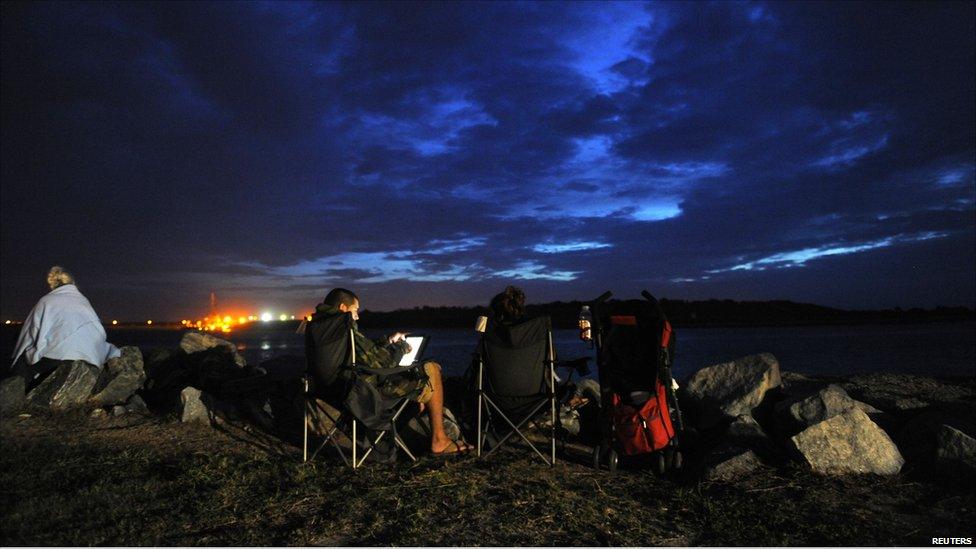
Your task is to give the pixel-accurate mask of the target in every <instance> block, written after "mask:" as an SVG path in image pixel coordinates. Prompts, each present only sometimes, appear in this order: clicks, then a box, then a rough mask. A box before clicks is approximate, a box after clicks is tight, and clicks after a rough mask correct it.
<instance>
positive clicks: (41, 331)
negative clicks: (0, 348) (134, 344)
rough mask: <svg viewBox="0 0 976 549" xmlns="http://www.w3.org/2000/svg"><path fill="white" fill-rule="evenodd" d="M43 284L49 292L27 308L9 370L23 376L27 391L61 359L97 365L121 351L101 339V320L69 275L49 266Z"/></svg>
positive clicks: (103, 332)
mask: <svg viewBox="0 0 976 549" xmlns="http://www.w3.org/2000/svg"><path fill="white" fill-rule="evenodd" d="M47 284H48V286H50V288H51V291H50V292H48V293H47V295H45V296H44V297H42V298H41V299H40V300H39V301H38V302H37V304H36V305H34V308H33V309H31V312H30V314H29V315H27V320H25V321H24V324H23V326H21V327H20V335H19V336H18V337H17V344H16V345H15V346H14V354H13V364H12V366H11V368H12V370H13V372H12V373H13V374H15V375H19V376H21V377H22V378H24V384H25V386H26V389H27V391H28V392H29V391H30V390H31V389H33V388H34V387H36V386H37V385H39V384H40V383H41V382H42V381H43V380H44V378H45V377H47V376H48V375H49V374H50V373H51V372H53V371H54V370H56V369H57V368H58V366H60V365H61V363H62V362H65V361H73V360H84V361H85V362H88V363H89V364H92V365H95V366H99V367H101V366H102V365H103V364H104V363H105V362H106V361H107V360H108V359H110V358H115V357H117V356H121V354H122V353H121V352H120V351H119V349H118V348H117V347H115V345H112V344H111V343H109V342H108V341H106V340H105V338H106V336H105V328H103V327H102V322H101V320H99V319H98V315H97V314H95V310H94V309H92V306H91V303H89V302H88V299H86V298H85V296H83V295H81V292H79V291H78V287H77V286H76V285H75V280H74V277H72V276H71V274H69V273H68V272H67V271H65V270H64V269H62V268H61V267H57V266H55V267H51V270H50V271H48V273H47Z"/></svg>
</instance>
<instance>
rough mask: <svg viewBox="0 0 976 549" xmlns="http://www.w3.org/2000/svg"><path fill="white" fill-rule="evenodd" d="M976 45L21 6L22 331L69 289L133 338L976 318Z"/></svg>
mask: <svg viewBox="0 0 976 549" xmlns="http://www.w3.org/2000/svg"><path fill="white" fill-rule="evenodd" d="M973 15H974V14H973V10H972V9H971V6H968V5H965V4H955V3H938V4H924V5H922V4H886V5H877V4H855V3H834V4H806V3H802V4H801V3H785V4H784V3H770V4H763V3H716V4H707V5H705V4H685V3H655V4H646V5H645V4H637V3H620V4H612V3H599V4H597V3H535V4H527V5H512V4H503V3H458V4H423V5H420V4H410V3H354V4H336V3H327V4H301V3H262V4H258V3H193V4H171V3H135V4H114V3H113V4H110V3H72V4H63V3H30V4H26V3H24V4H20V3H17V4H15V3H5V4H4V5H3V17H2V31H3V32H2V48H3V49H2V59H3V64H2V96H3V106H2V113H3V120H2V122H3V123H2V128H0V134H2V140H3V143H2V154H3V162H2V163H0V164H2V166H0V174H2V180H3V184H2V188H0V198H2V205H0V208H2V229H3V232H2V245H0V251H2V256H3V261H2V267H0V273H2V279H3V287H2V297H3V300H2V306H3V315H4V316H5V317H18V316H22V315H23V314H24V313H26V310H27V309H28V308H29V307H30V305H31V304H32V303H33V301H34V300H35V299H36V298H37V296H38V295H39V294H40V293H41V292H42V291H43V285H42V284H41V282H42V281H41V280H40V279H41V277H42V275H43V273H44V271H45V270H46V268H47V267H49V266H50V265H52V264H55V263H59V264H65V265H67V266H69V267H71V268H73V269H74V270H75V271H76V272H77V273H78V274H79V278H80V279H81V280H83V281H85V286H84V287H85V290H86V292H87V293H90V294H91V297H92V299H93V302H95V304H96V306H97V307H98V309H99V310H100V311H104V314H105V315H109V316H120V317H131V318H141V317H143V316H145V315H147V314H149V312H158V313H157V314H159V315H163V316H166V315H169V316H172V317H174V318H175V317H178V316H179V317H190V316H193V315H195V314H197V312H199V311H200V310H203V309H204V308H205V304H206V300H207V297H208V296H209V293H210V292H211V291H217V292H218V294H219V295H221V303H223V304H227V305H228V306H235V307H238V308H240V309H242V310H243V309H248V310H255V309H256V308H259V307H277V308H278V309H282V308H290V309H293V310H295V311H296V312H301V311H304V310H306V309H307V308H308V307H310V306H311V305H312V304H314V302H315V301H316V300H318V299H320V298H321V295H320V294H322V293H323V292H324V291H325V290H326V289H327V288H328V287H329V286H331V285H347V286H353V287H357V288H359V287H361V288H362V290H361V293H363V294H364V297H367V296H368V301H367V306H371V307H373V308H374V309H385V308H391V307H397V306H412V305H416V304H423V303H431V304H466V303H467V304H470V303H482V302H485V301H486V300H487V298H488V297H490V295H491V294H493V293H494V292H495V291H497V289H498V288H499V287H502V286H503V285H504V284H506V283H510V282H515V283H517V284H520V285H523V286H524V287H525V288H526V290H527V291H528V292H529V295H530V298H531V299H532V300H548V299H573V298H584V297H587V296H592V295H596V294H599V293H600V292H601V291H602V290H603V289H606V288H613V289H615V290H616V291H618V293H623V294H626V293H628V292H629V293H632V294H636V293H637V292H638V291H639V290H640V289H641V288H643V287H645V286H648V287H649V289H651V290H653V291H654V292H655V293H657V294H661V295H666V296H673V297H732V298H750V299H766V298H787V299H800V300H808V301H816V302H819V303H824V304H830V305H838V306H849V307H862V306H889V305H895V304H898V305H902V306H911V305H916V304H919V305H932V304H968V305H972V304H973V301H974V296H976V288H974V283H973V282H972V281H973V279H974V278H976V277H974V274H976V273H974V271H976V268H974V262H973V256H972V249H973V240H974V234H976V228H974V224H976V223H974V199H976V196H974V195H976V192H974V185H976V183H974V171H976V166H974V164H976V162H974V160H973V157H974V152H976V137H974V136H976V120H974V118H976V115H974V110H973V101H972V98H973V96H974V89H973V82H974V78H973V66H974V39H973V35H974V28H973V25H974V23H973V21H974V16H973ZM935 264H938V265H939V268H938V269H934V268H933V269H929V267H930V266H932V265H935ZM736 267H738V268H736ZM825 281H830V282H829V283H825Z"/></svg>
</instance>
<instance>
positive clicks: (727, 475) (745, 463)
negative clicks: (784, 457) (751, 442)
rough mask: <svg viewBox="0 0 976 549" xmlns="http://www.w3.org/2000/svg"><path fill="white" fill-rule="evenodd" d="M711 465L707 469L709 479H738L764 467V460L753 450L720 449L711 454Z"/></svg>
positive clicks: (706, 476) (706, 474) (706, 475)
mask: <svg viewBox="0 0 976 549" xmlns="http://www.w3.org/2000/svg"><path fill="white" fill-rule="evenodd" d="M709 462H710V463H711V465H709V466H708V468H707V469H706V470H705V478H706V479H708V480H736V479H739V478H742V477H743V476H745V475H748V474H749V473H752V472H753V471H756V470H757V469H759V468H760V467H762V461H760V459H759V456H758V455H756V453H755V452H753V451H752V450H744V449H739V450H737V451H719V452H715V453H713V454H712V455H710V456H709Z"/></svg>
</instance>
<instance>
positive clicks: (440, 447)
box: [430, 439, 472, 456]
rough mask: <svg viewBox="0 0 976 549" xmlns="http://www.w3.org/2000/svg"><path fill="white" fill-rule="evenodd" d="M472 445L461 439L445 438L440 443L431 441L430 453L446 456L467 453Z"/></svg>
mask: <svg viewBox="0 0 976 549" xmlns="http://www.w3.org/2000/svg"><path fill="white" fill-rule="evenodd" d="M471 450H472V447H471V446H470V445H469V444H468V443H467V442H464V441H463V440H450V439H448V440H446V441H443V442H441V443H438V442H431V443H430V453H431V454H432V455H435V456H446V455H453V454H467V453H468V452H470V451H471Z"/></svg>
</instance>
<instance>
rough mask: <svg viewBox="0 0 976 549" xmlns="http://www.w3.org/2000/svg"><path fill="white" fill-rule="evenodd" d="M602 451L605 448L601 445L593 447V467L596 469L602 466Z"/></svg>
mask: <svg viewBox="0 0 976 549" xmlns="http://www.w3.org/2000/svg"><path fill="white" fill-rule="evenodd" d="M602 452H603V448H601V447H600V446H594V447H593V468H594V469H599V468H600V454H601V453H602Z"/></svg>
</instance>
